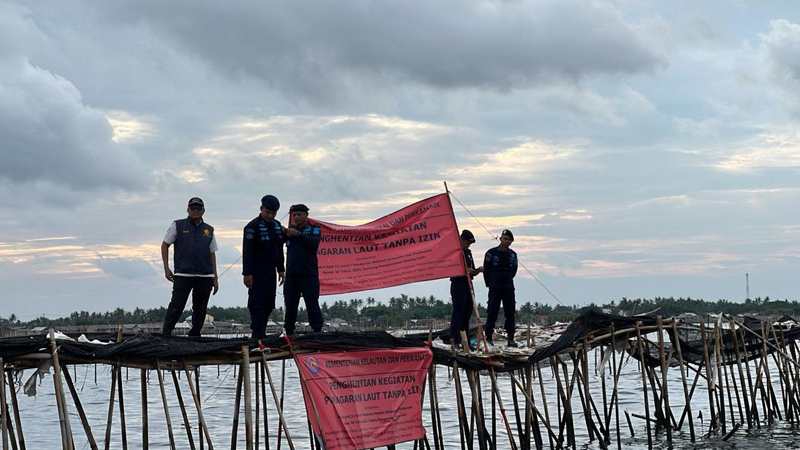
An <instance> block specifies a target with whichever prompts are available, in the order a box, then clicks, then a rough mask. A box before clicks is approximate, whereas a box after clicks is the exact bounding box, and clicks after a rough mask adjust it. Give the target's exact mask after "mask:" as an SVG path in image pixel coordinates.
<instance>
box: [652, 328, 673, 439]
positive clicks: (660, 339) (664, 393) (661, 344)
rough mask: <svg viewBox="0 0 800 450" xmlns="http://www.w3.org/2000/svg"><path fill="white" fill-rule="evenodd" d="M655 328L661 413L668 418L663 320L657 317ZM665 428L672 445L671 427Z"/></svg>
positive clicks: (666, 364)
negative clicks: (659, 375)
mask: <svg viewBox="0 0 800 450" xmlns="http://www.w3.org/2000/svg"><path fill="white" fill-rule="evenodd" d="M656 322H657V326H658V357H659V359H661V401H662V403H663V411H664V412H665V417H669V416H670V414H671V411H670V407H669V387H668V385H667V369H668V368H669V363H668V362H667V358H666V355H665V351H664V328H663V319H662V317H661V316H658V318H657V319H656ZM665 426H666V428H667V442H668V443H670V444H671V443H672V427H671V426H670V424H669V423H666V424H665Z"/></svg>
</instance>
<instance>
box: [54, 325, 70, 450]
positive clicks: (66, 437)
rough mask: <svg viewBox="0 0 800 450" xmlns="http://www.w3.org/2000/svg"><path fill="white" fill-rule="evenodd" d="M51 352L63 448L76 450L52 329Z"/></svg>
mask: <svg viewBox="0 0 800 450" xmlns="http://www.w3.org/2000/svg"><path fill="white" fill-rule="evenodd" d="M50 351H51V358H52V360H53V371H54V372H55V374H54V375H53V380H54V381H53V386H54V387H55V391H56V404H57V406H58V415H59V424H60V425H61V446H62V448H63V449H64V450H74V445H73V441H72V430H71V429H70V426H69V414H68V413H67V401H66V400H67V399H66V397H65V396H64V386H63V385H62V384H61V364H59V362H58V345H56V338H55V331H54V330H53V329H52V328H51V329H50Z"/></svg>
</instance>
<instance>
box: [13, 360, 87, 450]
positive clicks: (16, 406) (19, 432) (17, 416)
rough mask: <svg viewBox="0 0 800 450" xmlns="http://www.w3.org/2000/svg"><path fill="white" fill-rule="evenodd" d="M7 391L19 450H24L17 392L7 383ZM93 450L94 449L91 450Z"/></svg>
mask: <svg viewBox="0 0 800 450" xmlns="http://www.w3.org/2000/svg"><path fill="white" fill-rule="evenodd" d="M8 374H9V380H13V377H12V376H11V369H9V370H8ZM8 387H9V390H10V391H11V407H12V408H13V409H14V422H15V423H16V425H17V438H18V440H19V448H20V450H26V448H25V437H24V434H23V432H22V417H21V416H20V412H19V402H17V390H16V389H15V388H14V385H13V382H9V386H8ZM93 450H95V449H93Z"/></svg>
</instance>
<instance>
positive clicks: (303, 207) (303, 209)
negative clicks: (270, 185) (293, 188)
mask: <svg viewBox="0 0 800 450" xmlns="http://www.w3.org/2000/svg"><path fill="white" fill-rule="evenodd" d="M289 210H290V211H292V212H294V211H300V212H308V206H306V205H304V204H302V203H298V204H296V205H292V207H291V208H289Z"/></svg>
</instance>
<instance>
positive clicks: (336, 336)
mask: <svg viewBox="0 0 800 450" xmlns="http://www.w3.org/2000/svg"><path fill="white" fill-rule="evenodd" d="M788 319H789V320H793V319H791V318H788ZM637 323H640V324H641V326H643V327H649V328H647V330H645V331H642V336H643V340H642V345H643V353H644V358H642V357H641V355H640V351H639V348H638V342H637V340H636V331H635V326H636V324H637ZM656 323H657V320H656V319H655V318H653V317H648V316H637V317H633V318H628V317H621V316H612V315H608V314H602V313H598V312H588V313H585V314H583V315H581V316H579V317H578V318H576V319H575V321H573V322H572V324H570V326H569V327H567V329H566V330H565V331H564V333H563V334H562V335H561V336H560V337H559V338H558V340H556V341H555V342H554V343H553V344H551V345H550V346H548V347H544V348H540V349H538V350H536V351H535V352H534V353H533V355H531V356H530V357H529V358H527V360H525V359H523V360H522V361H520V360H517V359H504V358H502V357H501V356H500V355H496V356H493V357H492V358H491V360H490V361H487V360H484V359H480V358H472V357H469V356H465V355H461V354H458V355H452V354H451V352H450V351H449V350H442V349H438V348H432V351H433V355H434V360H435V362H436V363H437V364H445V365H452V364H453V363H456V364H457V365H458V366H459V367H462V368H466V369H472V370H486V369H487V368H488V367H489V365H488V364H491V366H492V367H493V368H494V369H495V370H497V371H499V372H505V371H511V370H517V369H520V368H522V367H525V366H526V365H532V364H536V363H539V362H542V361H543V362H547V361H548V359H549V358H550V357H551V356H556V355H559V354H561V353H563V352H564V351H565V350H567V349H569V348H570V347H573V346H575V345H576V344H582V342H583V341H584V339H588V340H589V341H591V340H592V339H594V338H596V337H599V336H602V335H604V334H607V333H609V332H610V328H611V325H612V324H613V325H614V327H615V330H616V331H618V332H619V331H622V334H620V335H619V336H618V337H617V342H620V341H622V342H624V341H625V340H628V352H629V353H630V354H631V355H632V356H633V357H634V358H636V359H644V362H645V364H647V365H648V366H652V367H657V366H660V365H661V359H660V353H659V352H660V349H659V346H658V344H657V342H658V338H657V336H655V337H654V333H655V331H654V330H653V329H652V326H653V325H655V324H656ZM723 323H726V324H727V322H726V321H723ZM766 325H767V324H765V323H764V324H762V322H760V321H757V320H756V319H752V318H747V319H746V320H745V326H746V328H742V327H737V328H736V331H735V334H734V332H733V331H732V330H730V329H727V328H724V329H721V330H720V333H721V336H720V339H719V341H720V343H719V351H720V354H721V360H722V361H721V362H722V363H723V364H735V363H736V362H737V361H741V362H744V361H745V359H747V360H753V359H758V358H761V357H762V356H763V355H764V353H765V344H764V342H762V339H761V338H760V336H762V334H764V333H767V332H766V331H765V330H768V331H769V332H768V340H767V345H766V353H767V354H770V353H773V352H774V351H776V350H775V349H776V348H785V345H786V344H789V343H791V342H794V341H796V340H798V339H800V327H794V328H788V329H784V328H775V329H773V328H771V327H768V328H764V327H765V326H766ZM709 329H713V324H712V325H709ZM665 331H666V336H665V341H666V342H665V350H664V351H665V355H670V356H671V361H669V363H670V364H674V363H677V351H673V350H677V346H679V348H680V350H681V354H682V357H683V360H684V362H686V363H689V364H694V365H701V364H704V363H703V338H704V336H701V333H700V331H699V328H697V327H690V326H687V325H681V326H680V327H678V337H677V340H676V339H675V335H674V333H673V331H672V327H671V326H667V327H666V328H665ZM475 332H476V329H472V330H470V333H469V334H470V336H471V337H474V336H475V334H476V333H475ZM712 336H714V335H713V334H710V333H709V332H708V329H707V331H706V335H705V339H706V342H705V343H706V346H707V349H708V353H709V356H710V357H711V358H715V356H714V355H715V353H716V347H717V339H716V338H712ZM107 337H111V336H107ZM434 337H442V338H446V337H447V331H441V332H438V333H434ZM428 339H429V334H428V333H425V332H423V333H418V334H413V335H408V336H406V337H404V338H397V337H393V336H392V335H390V334H388V333H386V332H383V331H371V332H362V333H344V332H329V333H310V334H305V335H298V336H296V337H294V338H293V340H292V345H293V346H294V348H296V349H299V350H319V351H355V350H363V349H377V348H387V349H391V348H403V347H422V346H426V345H428V343H427V341H428ZM57 343H58V345H59V347H60V350H59V355H62V357H64V358H65V359H70V358H72V359H73V360H76V361H92V360H117V361H123V362H124V361H125V359H126V358H131V359H136V360H138V361H139V362H141V361H142V360H144V361H150V362H155V360H156V359H159V360H162V361H165V360H180V359H184V358H191V357H203V356H211V355H230V354H232V353H236V354H239V353H241V350H242V346H247V347H248V348H251V349H254V348H258V346H259V343H258V342H257V341H255V340H252V339H221V338H211V337H179V336H168V335H161V334H138V335H134V336H130V337H126V338H125V339H124V340H123V341H122V342H120V343H118V344H106V345H102V344H91V343H80V342H74V341H69V340H58V341H57ZM261 343H262V344H263V346H265V347H267V348H268V349H270V350H275V351H282V350H287V349H288V344H287V342H286V340H285V339H284V338H283V337H281V336H280V335H277V334H276V335H269V336H267V337H265V338H263V339H262V340H261ZM608 343H610V340H609V339H608V338H607V337H606V339H603V341H602V342H597V343H595V345H601V344H602V345H605V344H608ZM49 346H50V341H49V339H48V338H47V337H46V336H44V335H38V336H25V337H13V338H5V339H0V358H4V359H5V360H6V361H7V362H10V361H9V360H12V359H14V358H18V357H20V356H23V355H26V354H29V353H42V352H48V351H49ZM715 359H716V358H715Z"/></svg>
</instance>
